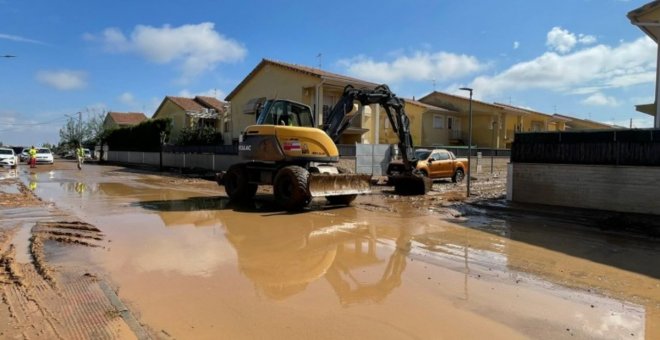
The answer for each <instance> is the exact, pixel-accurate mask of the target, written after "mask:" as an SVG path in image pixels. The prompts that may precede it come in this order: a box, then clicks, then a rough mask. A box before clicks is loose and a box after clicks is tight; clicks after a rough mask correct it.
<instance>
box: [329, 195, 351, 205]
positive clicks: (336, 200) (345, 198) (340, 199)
mask: <svg viewBox="0 0 660 340" xmlns="http://www.w3.org/2000/svg"><path fill="white" fill-rule="evenodd" d="M356 197H357V195H339V196H325V199H327V200H328V202H330V204H341V205H350V204H351V202H353V200H355V198H356Z"/></svg>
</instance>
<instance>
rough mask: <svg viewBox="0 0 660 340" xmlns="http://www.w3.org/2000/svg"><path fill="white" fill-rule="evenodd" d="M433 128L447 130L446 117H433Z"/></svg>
mask: <svg viewBox="0 0 660 340" xmlns="http://www.w3.org/2000/svg"><path fill="white" fill-rule="evenodd" d="M433 128H434V129H444V128H445V116H442V115H433Z"/></svg>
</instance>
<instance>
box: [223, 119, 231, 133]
mask: <svg viewBox="0 0 660 340" xmlns="http://www.w3.org/2000/svg"><path fill="white" fill-rule="evenodd" d="M229 122H230V120H229V119H227V118H225V121H224V123H223V125H224V127H223V131H224V132H229Z"/></svg>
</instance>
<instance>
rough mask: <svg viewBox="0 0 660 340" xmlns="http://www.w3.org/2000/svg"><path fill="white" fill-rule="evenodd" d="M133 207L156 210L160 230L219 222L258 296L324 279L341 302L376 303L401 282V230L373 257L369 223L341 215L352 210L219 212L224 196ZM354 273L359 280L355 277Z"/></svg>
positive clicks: (404, 236)
mask: <svg viewBox="0 0 660 340" xmlns="http://www.w3.org/2000/svg"><path fill="white" fill-rule="evenodd" d="M136 205H139V206H141V207H143V208H146V209H149V210H155V211H158V212H159V213H158V215H159V216H160V218H161V220H162V221H163V223H164V224H165V225H166V226H168V227H175V226H176V227H180V226H191V225H192V226H195V227H215V226H217V225H218V224H219V223H220V224H221V225H222V226H223V227H224V229H225V231H226V237H227V240H229V242H230V243H231V245H232V246H233V247H234V248H235V250H236V253H237V256H238V259H237V260H238V266H239V268H240V270H241V272H242V273H243V274H244V275H245V276H246V277H248V278H249V279H250V280H252V282H253V283H254V285H255V288H256V289H257V291H258V292H259V293H261V294H263V295H264V296H267V297H269V298H271V299H275V300H282V299H285V298H288V297H290V296H292V295H295V294H297V293H300V292H302V291H304V290H305V289H306V287H307V286H308V285H309V284H310V283H312V282H314V281H316V280H318V279H320V278H325V279H326V280H327V281H328V282H329V283H330V285H331V286H332V288H333V290H334V291H335V293H336V294H337V296H338V297H339V301H340V302H341V304H343V305H349V304H354V303H362V302H378V301H382V300H383V299H384V298H385V297H386V296H387V295H388V294H389V293H390V292H391V291H392V290H394V289H395V288H396V287H399V286H400V285H401V274H402V273H403V271H404V270H405V268H406V255H407V254H408V253H409V251H410V249H411V243H410V239H411V237H410V234H409V233H408V232H407V229H405V228H401V230H402V231H401V233H400V235H399V237H398V238H397V239H396V246H395V247H394V249H393V250H392V253H391V254H390V256H389V258H388V259H387V261H385V260H383V259H381V258H380V257H379V256H378V254H377V251H376V250H377V249H376V248H377V236H376V228H374V227H373V226H370V225H368V224H367V223H366V222H363V223H356V222H349V221H352V220H354V218H346V217H354V216H346V212H349V211H350V212H352V213H348V215H354V210H352V209H347V210H344V213H345V215H343V216H342V217H341V218H335V217H334V215H330V216H327V215H325V214H322V213H316V212H312V213H307V214H305V216H304V217H303V218H300V216H296V215H287V214H283V215H280V216H266V217H264V216H261V215H259V214H258V212H259V211H261V212H269V213H270V212H272V211H271V210H270V209H272V208H273V207H270V206H269V205H268V204H267V203H266V204H264V203H263V202H256V204H255V205H253V206H248V207H246V206H241V207H239V208H241V209H245V210H253V211H256V212H257V213H256V214H253V215H250V214H247V215H245V214H240V213H236V212H233V211H225V212H224V213H223V211H222V210H223V209H226V208H228V207H230V203H229V201H228V200H227V198H224V197H190V198H186V199H182V200H160V201H145V202H138V203H136ZM260 209H261V210H260ZM184 212H185V213H184ZM302 221H305V222H302ZM301 222H302V223H301ZM392 238H393V237H392ZM379 268H380V269H379ZM367 269H368V270H367ZM362 272H368V273H366V274H364V273H362ZM361 275H362V276H367V277H365V278H361V279H358V277H359V276H361ZM365 282H373V283H365Z"/></svg>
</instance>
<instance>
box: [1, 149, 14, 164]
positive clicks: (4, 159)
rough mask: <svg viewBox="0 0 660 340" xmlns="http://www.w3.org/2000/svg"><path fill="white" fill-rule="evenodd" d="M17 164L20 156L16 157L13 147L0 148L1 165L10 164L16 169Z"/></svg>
mask: <svg viewBox="0 0 660 340" xmlns="http://www.w3.org/2000/svg"><path fill="white" fill-rule="evenodd" d="M17 164H18V157H16V154H15V153H14V150H13V149H10V148H0V165H2V166H9V167H11V168H12V169H16V165H17Z"/></svg>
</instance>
